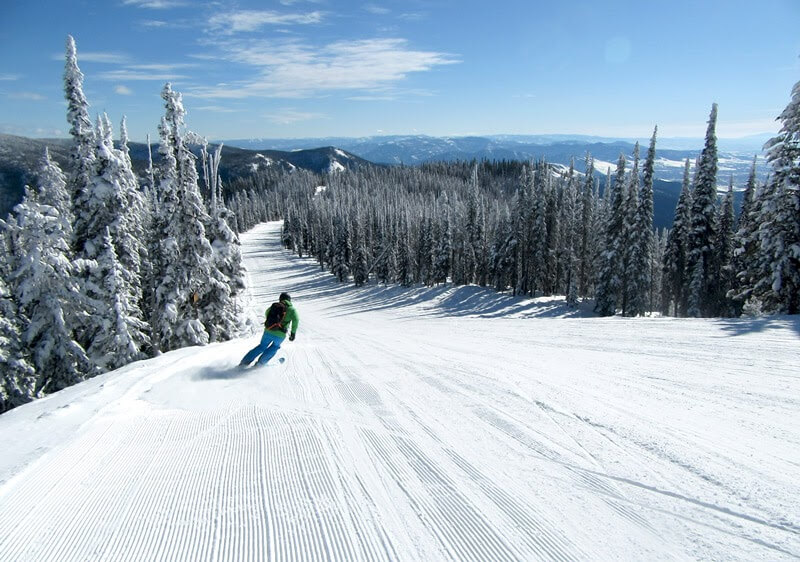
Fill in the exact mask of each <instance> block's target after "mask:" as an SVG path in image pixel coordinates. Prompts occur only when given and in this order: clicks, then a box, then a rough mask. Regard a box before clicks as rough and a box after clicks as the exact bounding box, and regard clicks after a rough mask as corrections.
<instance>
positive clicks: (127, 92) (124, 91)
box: [114, 85, 133, 96]
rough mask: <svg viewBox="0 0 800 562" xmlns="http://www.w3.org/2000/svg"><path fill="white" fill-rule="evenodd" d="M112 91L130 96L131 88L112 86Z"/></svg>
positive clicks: (131, 93)
mask: <svg viewBox="0 0 800 562" xmlns="http://www.w3.org/2000/svg"><path fill="white" fill-rule="evenodd" d="M114 92H116V93H118V94H119V95H121V96H132V95H133V90H131V89H130V88H128V87H127V86H122V85H120V86H114Z"/></svg>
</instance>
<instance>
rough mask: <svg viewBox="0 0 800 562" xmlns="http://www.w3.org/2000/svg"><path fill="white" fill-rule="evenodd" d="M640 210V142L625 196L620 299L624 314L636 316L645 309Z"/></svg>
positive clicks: (634, 152) (634, 150)
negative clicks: (640, 280) (639, 278)
mask: <svg viewBox="0 0 800 562" xmlns="http://www.w3.org/2000/svg"><path fill="white" fill-rule="evenodd" d="M638 211H639V143H638V142H637V143H636V145H635V146H634V148H633V169H632V170H631V173H630V177H629V181H628V185H627V196H626V198H625V210H624V213H625V226H624V234H623V236H624V238H623V242H622V249H623V250H622V256H623V263H622V284H621V286H620V300H621V301H622V302H621V305H622V314H623V316H636V315H638V314H641V313H642V312H643V311H642V309H643V303H642V299H641V294H640V290H639V286H637V285H636V282H635V280H636V277H637V276H638V275H639V274H640V271H639V269H638V267H640V266H641V263H640V262H639V257H638V255H637V254H638V253H639V252H640V251H641V249H642V235H643V233H642V232H641V231H639V230H638Z"/></svg>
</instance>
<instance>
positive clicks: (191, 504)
mask: <svg viewBox="0 0 800 562" xmlns="http://www.w3.org/2000/svg"><path fill="white" fill-rule="evenodd" d="M243 254H244V256H245V260H246V265H247V268H248V270H249V279H250V283H251V292H252V299H253V300H252V307H253V309H254V311H255V313H256V314H258V315H259V316H260V315H262V314H263V309H264V308H265V306H266V305H268V304H269V303H270V302H272V301H273V300H275V298H276V296H277V295H278V293H280V292H281V291H284V290H287V291H289V292H290V293H291V294H292V295H293V297H294V301H295V303H296V306H297V309H298V311H299V313H300V316H301V325H300V330H299V332H298V337H297V340H296V341H295V342H292V343H290V342H288V341H287V342H286V343H285V344H284V346H283V348H282V350H281V352H279V356H283V357H286V358H287V361H286V362H285V363H284V364H282V365H276V366H268V367H265V368H263V369H251V370H247V371H239V370H237V369H236V368H235V365H236V363H237V362H238V361H239V359H240V358H241V357H242V355H244V353H245V352H246V351H247V350H248V349H249V348H250V347H252V346H253V345H255V343H256V341H257V340H258V336H256V335H254V336H252V337H250V338H247V339H243V340H238V341H232V342H228V343H225V344H215V345H210V346H207V347H201V348H190V349H183V350H178V351H175V352H171V353H167V354H165V355H163V356H161V357H158V358H155V359H151V360H148V361H142V362H139V363H135V364H132V365H128V366H127V367H125V368H123V369H119V370H118V371H115V372H112V373H108V374H106V375H103V376H100V377H97V378H95V379H92V380H90V381H87V382H85V383H83V384H80V385H77V386H75V387H72V388H69V389H67V390H64V391H62V392H59V393H56V394H54V395H52V396H49V397H48V398H45V399H43V400H40V401H37V402H34V403H31V404H28V405H25V406H23V407H20V408H17V409H15V410H12V411H11V412H8V413H6V414H3V415H2V416H0V439H2V443H3V446H2V455H0V560H2V561H11V560H13V561H26V560H30V561H37V562H38V561H45V560H54V561H71V560H76V561H77V560H166V559H169V560H187V561H195V560H237V561H238V560H385V559H396V560H426V561H427V560H447V559H458V560H480V561H488V560H506V559H520V560H536V559H544V560H620V559H622V560H662V559H666V560H671V559H715V560H757V559H759V560H781V559H786V560H791V559H797V558H798V557H800V478H798V474H799V473H800V423H798V419H800V417H799V414H800V371H798V367H797V365H798V335H799V334H800V322H798V319H796V318H771V319H761V320H676V319H656V318H646V319H642V318H640V319H623V318H605V319H598V318H589V317H584V318H572V317H568V316H569V315H572V316H585V315H586V314H587V311H585V310H584V311H581V310H579V311H576V312H571V313H569V315H565V309H564V308H563V305H562V304H561V302H560V301H559V300H558V299H550V300H542V301H536V302H534V301H527V300H517V299H513V298H510V297H505V296H501V295H497V294H495V293H493V292H491V291H487V290H481V289H477V288H474V287H467V288H460V289H459V288H457V289H453V288H433V289H402V288H376V287H375V286H374V285H372V286H369V287H365V288H360V289H355V288H353V287H352V286H345V285H340V284H337V283H335V282H334V281H333V280H332V278H331V276H329V275H327V274H322V273H320V272H319V270H318V268H317V267H316V266H315V265H314V263H313V262H311V261H309V260H301V259H299V258H297V257H294V256H292V255H290V254H289V253H287V252H284V251H283V250H281V248H280V224H278V223H271V224H267V225H260V226H258V227H256V228H255V229H254V230H253V231H251V232H249V233H247V234H246V235H244V236H243Z"/></svg>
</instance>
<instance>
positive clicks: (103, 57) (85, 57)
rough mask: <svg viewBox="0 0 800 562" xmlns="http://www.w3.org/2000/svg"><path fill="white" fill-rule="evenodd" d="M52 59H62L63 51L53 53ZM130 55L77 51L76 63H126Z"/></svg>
mask: <svg viewBox="0 0 800 562" xmlns="http://www.w3.org/2000/svg"><path fill="white" fill-rule="evenodd" d="M50 58H51V59H52V60H64V53H58V54H54V55H53V56H52V57H50ZM130 60H131V57H130V56H128V55H126V54H124V53H84V52H82V51H78V64H80V63H82V62H97V63H102V64H126V63H128V62H130Z"/></svg>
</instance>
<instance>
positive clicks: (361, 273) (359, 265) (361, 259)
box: [353, 213, 369, 287]
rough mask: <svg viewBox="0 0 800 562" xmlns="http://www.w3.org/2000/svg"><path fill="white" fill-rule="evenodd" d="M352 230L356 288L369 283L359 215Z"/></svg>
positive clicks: (365, 249)
mask: <svg viewBox="0 0 800 562" xmlns="http://www.w3.org/2000/svg"><path fill="white" fill-rule="evenodd" d="M354 230H355V232H354V233H353V240H354V241H355V250H354V252H353V283H354V284H355V286H356V287H361V286H362V285H364V284H366V283H367V282H368V281H369V264H368V263H367V245H366V244H367V243H366V239H365V235H364V227H363V224H362V219H361V216H360V213H358V214H356V220H355V222H354Z"/></svg>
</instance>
